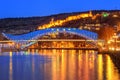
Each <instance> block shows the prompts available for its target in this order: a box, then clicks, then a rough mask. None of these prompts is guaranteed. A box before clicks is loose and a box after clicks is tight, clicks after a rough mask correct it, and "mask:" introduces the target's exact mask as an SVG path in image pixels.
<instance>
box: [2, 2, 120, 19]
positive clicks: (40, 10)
mask: <svg viewBox="0 0 120 80" xmlns="http://www.w3.org/2000/svg"><path fill="white" fill-rule="evenodd" d="M119 4H120V1H117V0H114V1H113V0H109V1H105V0H99V1H96V0H93V1H90V0H84V1H79V0H74V1H73V0H72V1H68V0H66V1H56V0H52V1H51V0H49V1H48V0H44V1H39V0H34V1H32V0H31V1H29V0H26V1H24V0H21V1H16V0H10V1H1V3H0V10H1V15H0V18H9V17H32V16H47V15H53V14H59V13H69V12H81V11H88V10H115V9H120V5H119Z"/></svg>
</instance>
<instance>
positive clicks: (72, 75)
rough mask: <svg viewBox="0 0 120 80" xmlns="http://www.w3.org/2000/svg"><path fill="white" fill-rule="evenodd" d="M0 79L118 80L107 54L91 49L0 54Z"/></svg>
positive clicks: (115, 69) (119, 74)
mask: <svg viewBox="0 0 120 80" xmlns="http://www.w3.org/2000/svg"><path fill="white" fill-rule="evenodd" d="M0 80H120V73H119V71H118V69H117V68H116V67H115V65H114V64H113V62H112V60H111V58H110V56H109V55H107V54H104V55H103V54H98V53H97V51H93V50H37V49H36V50H35V49H32V50H27V51H19V52H12V51H10V52H1V53H0Z"/></svg>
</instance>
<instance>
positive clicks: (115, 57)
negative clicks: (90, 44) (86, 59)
mask: <svg viewBox="0 0 120 80" xmlns="http://www.w3.org/2000/svg"><path fill="white" fill-rule="evenodd" d="M98 54H108V55H110V57H111V59H112V61H113V63H114V64H115V66H116V67H117V68H118V70H119V72H120V51H103V52H98Z"/></svg>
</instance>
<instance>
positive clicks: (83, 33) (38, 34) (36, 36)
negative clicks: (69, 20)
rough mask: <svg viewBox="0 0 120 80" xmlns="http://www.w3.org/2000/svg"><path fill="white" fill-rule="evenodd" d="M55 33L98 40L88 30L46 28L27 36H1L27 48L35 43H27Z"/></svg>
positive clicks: (96, 36)
mask: <svg viewBox="0 0 120 80" xmlns="http://www.w3.org/2000/svg"><path fill="white" fill-rule="evenodd" d="M55 32H61V33H63V32H66V33H71V34H75V35H78V36H80V37H83V38H85V39H87V40H96V39H97V38H98V35H97V33H94V32H91V31H88V30H80V29H78V28H48V29H42V30H37V31H34V32H30V33H27V34H21V35H12V34H6V33H2V34H3V35H4V36H5V37H6V38H7V39H9V40H12V41H13V42H16V43H19V44H26V47H27V46H29V45H32V44H34V43H36V42H29V40H38V39H39V38H40V37H42V36H44V35H46V34H50V33H55ZM24 47H25V46H24Z"/></svg>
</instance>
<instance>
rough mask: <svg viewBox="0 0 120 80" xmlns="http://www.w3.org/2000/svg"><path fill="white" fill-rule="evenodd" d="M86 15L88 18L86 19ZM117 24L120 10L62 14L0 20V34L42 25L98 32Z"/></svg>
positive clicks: (22, 30)
mask: <svg viewBox="0 0 120 80" xmlns="http://www.w3.org/2000/svg"><path fill="white" fill-rule="evenodd" d="M77 15H78V16H77ZM79 15H80V16H79ZM81 15H82V16H81ZM86 15H88V16H87V17H86ZM89 15H90V16H89ZM84 16H85V17H84ZM79 17H80V18H79ZM72 18H73V19H72ZM65 20H66V21H65ZM55 22H57V23H55ZM60 22H61V24H60ZM119 22H120V10H93V11H86V12H73V13H62V14H56V15H51V16H43V17H26V18H25V17H24V18H5V19H0V32H1V33H2V32H5V33H10V34H23V33H28V32H31V31H34V30H37V29H38V28H42V27H44V25H45V28H48V27H47V26H49V27H56V26H57V27H73V28H82V29H87V30H88V29H89V30H92V31H94V32H98V30H99V28H101V27H103V26H105V25H107V26H111V27H114V26H116V25H117V26H118V25H119ZM47 24H49V25H47Z"/></svg>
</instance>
